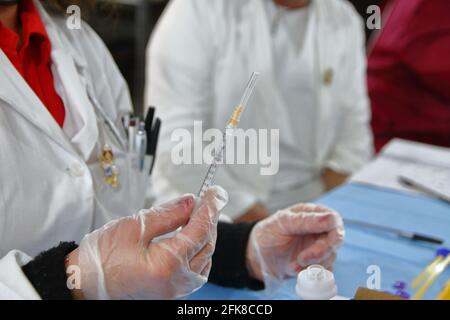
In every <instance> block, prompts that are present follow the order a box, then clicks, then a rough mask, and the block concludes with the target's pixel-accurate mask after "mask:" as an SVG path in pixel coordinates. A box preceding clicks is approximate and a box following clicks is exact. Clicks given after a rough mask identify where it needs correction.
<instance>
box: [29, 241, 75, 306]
mask: <svg viewBox="0 0 450 320" xmlns="http://www.w3.org/2000/svg"><path fill="white" fill-rule="evenodd" d="M77 247H78V246H77V245H76V244H75V242H61V243H60V244H59V245H58V246H57V247H54V248H52V249H50V250H48V251H44V252H42V253H40V254H39V255H38V256H37V257H36V258H34V259H33V260H32V261H30V262H28V263H27V264H26V265H24V266H23V267H22V270H23V272H24V273H25V275H26V276H27V278H28V280H29V281H30V282H31V284H32V285H33V287H34V288H35V289H36V291H37V292H38V293H39V295H40V296H41V298H42V299H43V300H72V294H71V293H70V290H69V289H68V288H67V284H66V283H67V275H66V268H65V259H66V255H68V254H69V253H70V252H72V251H73V250H75V249H76V248H77Z"/></svg>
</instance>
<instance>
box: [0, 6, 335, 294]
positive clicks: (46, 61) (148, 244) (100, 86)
mask: <svg viewBox="0 0 450 320" xmlns="http://www.w3.org/2000/svg"><path fill="white" fill-rule="evenodd" d="M52 3H53V4H56V7H59V8H61V7H62V8H65V6H66V5H69V4H71V3H70V1H67V2H66V1H65V0H46V1H43V4H44V5H45V7H47V6H48V5H50V4H52ZM45 7H44V6H43V5H42V3H41V2H40V1H37V0H0V299H4V298H6V299H13V298H19V299H40V298H42V299H73V298H75V299H82V298H87V299H123V298H142V299H169V298H179V297H183V296H185V295H187V294H189V293H191V292H193V291H195V290H198V289H199V288H200V287H201V286H202V285H203V284H205V283H206V281H207V280H208V277H209V275H210V279H211V280H212V281H214V282H215V283H219V284H222V285H226V286H235V287H250V288H255V289H256V288H262V287H263V286H265V285H266V286H270V285H271V283H272V282H274V280H275V282H276V281H278V280H281V279H283V278H284V277H285V276H288V275H292V274H293V273H294V272H296V271H298V270H300V269H302V268H304V267H305V266H307V265H308V264H311V263H316V262H317V263H321V264H323V265H324V266H327V267H328V268H330V267H331V265H332V264H333V262H334V259H335V257H336V255H335V254H336V249H337V247H338V245H339V244H340V242H341V241H342V237H343V226H342V220H341V219H340V217H339V215H337V214H336V213H335V212H333V211H332V210H330V209H327V208H324V207H320V206H317V205H304V204H299V205H296V206H293V207H291V208H288V209H286V210H284V211H281V212H279V214H277V215H275V216H273V217H272V218H271V219H267V220H265V221H262V222H260V223H258V224H256V225H254V224H241V225H233V224H230V223H224V222H218V216H219V212H220V211H221V209H222V208H223V207H224V206H225V204H226V203H227V198H228V197H227V193H226V192H225V190H223V189H222V188H220V187H218V186H216V187H212V188H210V189H208V191H207V192H206V194H205V196H204V197H203V198H202V199H196V198H195V197H194V196H193V195H192V194H187V195H184V196H181V197H178V198H177V199H176V200H175V201H172V202H169V203H166V204H164V205H161V206H158V207H153V208H151V209H145V210H141V209H142V208H147V207H148V206H149V201H148V193H147V192H146V191H147V189H148V187H149V186H150V181H149V176H148V172H149V170H148V169H149V163H146V168H145V170H143V171H139V170H138V169H137V168H136V166H134V161H133V156H132V154H130V153H129V152H128V148H127V142H126V133H125V130H124V128H123V126H122V121H121V120H122V119H121V117H122V115H124V114H126V113H129V112H131V111H132V106H131V102H130V98H129V91H128V88H127V85H126V83H125V81H124V79H123V77H122V75H121V74H120V72H119V71H118V68H117V66H116V64H115V63H114V61H113V59H112V57H111V55H110V53H109V52H108V50H107V49H106V47H105V45H104V44H103V42H102V41H101V40H100V38H99V37H98V36H97V35H96V34H95V32H94V31H93V30H92V29H91V28H90V27H89V26H88V25H87V24H85V23H82V24H81V28H79V29H72V28H68V24H67V20H66V17H65V16H64V15H62V14H53V13H52V14H49V13H48V10H47V9H46V8H45ZM49 79H52V80H49ZM43 88H44V89H45V90H43ZM55 110H59V111H55ZM147 162H148V161H147ZM112 167H114V170H111V169H112ZM111 174H112V176H111ZM132 214H134V215H132ZM180 227H181V230H180V231H179V232H178V233H176V234H175V235H172V236H171V237H169V238H167V233H170V232H172V231H174V230H176V229H178V228H180ZM162 235H165V236H166V238H161V237H160V236H162ZM279 238H282V240H283V241H287V243H285V242H283V241H279V240H280V239H279ZM265 241H266V242H268V243H269V244H270V245H267V244H265V243H264V242H265ZM59 242H61V243H60V244H59V245H58V243H59ZM75 242H79V245H77V244H76V243H75ZM55 245H56V247H53V246H55ZM52 247H53V248H52ZM49 248H51V249H49ZM215 249H216V250H215ZM213 253H214V259H213ZM213 260H214V263H212V262H213Z"/></svg>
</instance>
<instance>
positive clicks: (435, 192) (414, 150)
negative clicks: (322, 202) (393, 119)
mask: <svg viewBox="0 0 450 320" xmlns="http://www.w3.org/2000/svg"><path fill="white" fill-rule="evenodd" d="M351 181H352V182H357V183H364V184H371V185H375V186H380V187H385V188H392V189H396V190H401V191H405V192H413V193H414V192H415V193H417V192H418V193H425V194H427V195H430V196H434V197H438V198H442V199H444V200H447V201H450V149H448V148H442V147H436V146H431V145H427V144H423V143H418V142H412V141H407V140H402V139H394V140H392V141H391V142H390V143H389V144H388V145H387V146H386V147H385V148H383V150H382V151H381V153H380V154H379V156H378V157H377V158H376V159H375V160H373V161H372V162H371V163H369V164H368V165H367V166H366V167H364V168H363V169H362V170H361V171H359V172H357V173H356V174H354V175H353V177H352V179H351Z"/></svg>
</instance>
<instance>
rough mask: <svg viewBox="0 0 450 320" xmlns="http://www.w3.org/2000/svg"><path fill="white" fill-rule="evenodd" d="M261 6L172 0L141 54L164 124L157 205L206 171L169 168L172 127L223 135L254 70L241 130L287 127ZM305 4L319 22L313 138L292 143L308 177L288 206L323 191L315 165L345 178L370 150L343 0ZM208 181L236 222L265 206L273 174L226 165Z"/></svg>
mask: <svg viewBox="0 0 450 320" xmlns="http://www.w3.org/2000/svg"><path fill="white" fill-rule="evenodd" d="M264 1H270V0H245V1H244V0H172V2H171V3H170V4H169V6H168V8H167V9H166V12H165V14H164V16H163V18H162V19H161V20H160V22H159V25H158V27H157V30H156V32H155V33H154V35H153V38H152V40H151V43H150V45H149V47H148V50H147V59H148V62H149V63H148V67H147V82H148V83H147V88H146V102H147V105H149V104H150V105H155V106H157V108H158V112H159V115H160V116H161V117H162V119H163V130H162V133H161V137H160V147H159V149H158V157H159V158H158V161H157V165H156V171H155V177H154V180H153V181H154V183H155V184H157V185H158V192H159V194H158V197H159V198H158V199H159V200H160V201H163V200H165V199H166V197H173V196H175V195H177V194H179V193H184V192H192V191H194V192H195V191H197V190H196V187H197V186H200V184H201V182H202V179H203V176H204V174H205V172H206V166H205V165H175V164H174V163H173V162H172V159H171V152H172V148H173V147H174V145H175V144H176V143H178V142H173V141H171V134H172V132H173V130H174V129H176V128H180V127H181V128H185V129H188V130H190V131H191V132H192V131H193V122H194V120H202V121H203V129H204V130H206V129H208V128H218V129H223V127H224V125H225V122H226V121H227V119H228V118H229V116H230V112H231V110H232V108H233V106H235V105H236V104H237V102H238V101H239V99H240V95H241V94H242V91H243V88H245V84H246V81H247V80H248V78H249V76H250V74H251V73H252V71H259V72H260V73H261V75H262V76H261V79H260V81H259V83H258V84H257V87H256V90H255V94H254V95H253V97H252V98H251V101H250V103H249V105H248V107H247V110H246V113H245V114H244V115H243V117H242V121H241V123H240V127H242V128H244V129H248V128H255V129H280V131H283V130H286V129H285V127H284V126H283V124H284V123H287V121H288V120H289V116H290V114H289V113H288V112H287V111H286V110H288V109H287V108H286V107H281V106H282V105H283V103H284V102H283V99H281V97H280V92H279V91H278V89H277V86H276V85H275V82H274V81H276V80H275V76H274V70H273V58H272V46H271V45H272V43H271V32H270V28H271V26H270V19H268V18H267V16H266V14H267V13H266V11H265V9H264V3H263V2H264ZM311 5H313V6H315V8H314V10H315V14H316V17H317V22H316V25H317V35H316V37H315V39H316V40H315V48H314V52H315V55H316V57H315V59H314V60H315V61H316V63H315V66H314V70H315V71H314V72H315V74H316V77H315V79H317V84H316V88H317V89H316V92H315V93H314V94H315V95H316V97H315V101H317V106H316V107H317V117H316V118H315V119H309V121H313V122H314V124H315V130H314V132H311V134H310V136H308V137H297V139H298V141H299V143H300V140H301V143H303V144H305V145H307V150H311V152H310V153H308V156H307V158H306V157H305V158H302V155H299V156H298V161H300V162H304V163H305V167H307V168H308V170H309V171H310V172H311V173H312V177H314V178H313V179H312V180H311V181H310V183H309V184H307V185H305V187H304V188H303V191H302V192H301V194H300V193H299V194H298V199H297V201H295V202H299V201H305V200H309V199H311V198H313V197H315V196H317V195H318V193H320V192H322V191H323V185H322V182H321V180H320V171H321V170H322V169H323V168H325V167H328V168H331V169H334V170H336V171H338V172H344V173H351V172H353V171H355V170H357V169H358V168H360V167H361V166H362V165H363V164H364V163H365V162H366V161H367V160H368V159H369V158H370V156H371V154H372V136H371V132H370V129H369V125H368V123H369V119H370V111H369V103H368V98H367V90H366V77H365V72H366V60H365V50H364V34H363V26H362V21H361V19H360V17H359V16H358V14H357V13H356V11H355V10H354V9H353V7H352V6H351V5H350V4H349V3H347V2H346V1H342V0H313V1H312V2H311ZM330 74H331V79H330ZM327 75H328V80H330V81H328V82H327V81H326V80H325V78H327ZM299 103H301V102H299ZM290 143H292V141H291V142H290ZM293 143H295V141H294V142H293ZM305 150H306V149H305ZM216 182H217V183H218V184H220V185H222V186H223V187H224V188H225V189H226V190H227V191H228V192H229V196H230V201H229V204H228V205H227V207H226V208H225V212H226V213H227V214H229V215H230V216H232V217H236V216H238V215H240V214H242V213H244V212H245V210H246V209H247V208H248V207H249V206H250V205H252V204H253V203H254V202H255V201H262V202H265V201H267V199H268V198H269V192H270V190H271V183H272V182H273V177H272V176H263V175H261V174H260V166H255V165H226V166H222V167H221V168H220V169H219V171H218V175H217V178H216ZM159 200H158V201H159Z"/></svg>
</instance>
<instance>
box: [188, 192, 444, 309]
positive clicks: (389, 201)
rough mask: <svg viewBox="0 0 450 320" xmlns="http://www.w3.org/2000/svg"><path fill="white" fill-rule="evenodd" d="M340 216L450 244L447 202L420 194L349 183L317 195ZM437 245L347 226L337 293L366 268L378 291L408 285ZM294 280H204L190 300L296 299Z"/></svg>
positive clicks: (361, 278)
mask: <svg viewBox="0 0 450 320" xmlns="http://www.w3.org/2000/svg"><path fill="white" fill-rule="evenodd" d="M315 202H316V203H320V204H324V205H327V206H328V207H331V208H333V209H335V210H336V211H338V212H339V213H340V214H341V215H342V216H343V217H344V218H348V219H357V220H362V221H365V222H370V223H375V224H379V225H385V226H392V227H395V228H398V229H402V230H409V231H415V232H419V233H423V234H428V235H432V236H435V237H439V238H441V239H444V240H445V243H444V246H446V247H450V204H448V203H445V202H443V201H440V200H435V199H431V198H427V197H423V196H416V195H411V194H406V193H402V192H398V191H394V190H388V189H383V188H376V187H371V186H365V185H358V184H348V185H345V186H343V187H341V188H339V189H336V190H335V191H333V192H331V193H328V194H326V195H325V196H323V197H321V198H319V199H317V201H315ZM437 248H438V247H437V246H435V245H430V244H427V243H422V242H417V241H411V240H406V239H402V238H399V237H397V236H395V235H391V234H387V233H384V232H380V231H374V230H371V229H367V228H363V227H359V226H358V227H357V226H351V225H348V226H346V237H345V241H344V244H343V246H342V247H341V248H340V249H339V252H338V258H337V260H336V264H335V266H334V275H335V277H336V281H337V285H338V293H339V295H341V296H345V297H353V295H354V294H355V292H356V290H357V288H358V287H366V286H367V280H368V278H369V277H370V274H369V273H368V270H367V269H368V268H369V266H372V265H375V266H378V267H379V268H380V269H379V270H380V276H381V290H387V291H394V289H393V288H392V285H393V283H394V282H395V281H398V280H400V281H405V282H406V283H408V287H407V290H406V291H407V292H409V293H410V294H413V293H414V291H413V290H411V288H410V287H409V284H410V283H411V281H412V280H413V279H414V278H415V277H416V276H417V275H418V274H419V273H420V272H421V271H422V270H423V269H424V267H425V266H427V265H428V264H429V263H430V262H431V261H432V260H433V259H434V257H435V251H436V249H437ZM448 279H450V268H447V270H446V271H445V272H444V273H443V274H441V276H440V277H439V278H438V279H437V280H436V282H435V283H434V285H433V286H431V288H430V289H429V290H428V292H427V294H426V295H425V296H424V298H425V299H433V298H434V297H436V295H437V294H438V293H439V292H440V290H441V289H442V288H443V286H444V285H445V283H446V282H447V280H448ZM295 284H296V280H295V279H290V280H286V281H284V283H283V285H282V286H281V287H280V289H279V290H277V291H276V292H266V291H250V290H237V289H230V288H223V287H219V286H216V285H214V284H207V285H205V286H204V287H203V288H202V289H200V290H199V291H197V292H196V293H194V294H192V295H191V296H190V297H189V299H193V300H204V299H209V300H214V299H221V300H222V299H223V300H227V299H236V300H239V299H269V300H270V299H298V298H297V296H296V294H295Z"/></svg>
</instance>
